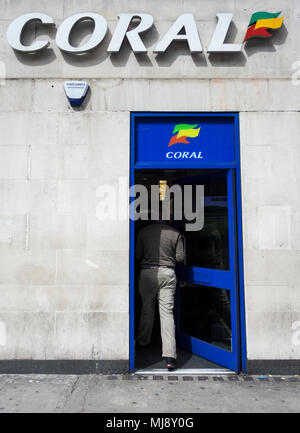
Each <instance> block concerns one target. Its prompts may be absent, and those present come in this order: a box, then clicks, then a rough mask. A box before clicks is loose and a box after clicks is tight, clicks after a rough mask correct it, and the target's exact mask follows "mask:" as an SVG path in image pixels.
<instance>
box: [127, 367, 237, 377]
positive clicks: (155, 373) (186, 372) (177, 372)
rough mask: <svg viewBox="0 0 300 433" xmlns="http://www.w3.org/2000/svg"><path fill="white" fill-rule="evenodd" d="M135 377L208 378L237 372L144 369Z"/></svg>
mask: <svg viewBox="0 0 300 433" xmlns="http://www.w3.org/2000/svg"><path fill="white" fill-rule="evenodd" d="M134 374H135V375H142V376H150V375H151V376H208V375H214V376H215V375H235V374H237V373H236V372H235V371H232V370H228V369H227V368H193V369H192V368H179V369H178V370H173V371H168V370H167V369H158V368H153V369H148V370H147V369H142V370H137V371H135V372H134Z"/></svg>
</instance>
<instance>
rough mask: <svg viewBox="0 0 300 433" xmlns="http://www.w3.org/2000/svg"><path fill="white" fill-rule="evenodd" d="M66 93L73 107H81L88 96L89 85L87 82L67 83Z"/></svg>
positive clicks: (65, 86)
mask: <svg viewBox="0 0 300 433" xmlns="http://www.w3.org/2000/svg"><path fill="white" fill-rule="evenodd" d="M64 89H65V93H66V95H67V98H68V100H69V102H70V104H71V106H72V107H80V106H81V105H82V104H83V102H84V100H85V97H86V95H87V92H88V90H89V85H88V83H87V82H86V81H66V82H65V84H64Z"/></svg>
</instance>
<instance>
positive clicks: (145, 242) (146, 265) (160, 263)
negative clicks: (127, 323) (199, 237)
mask: <svg viewBox="0 0 300 433" xmlns="http://www.w3.org/2000/svg"><path fill="white" fill-rule="evenodd" d="M184 257H185V251H184V242H183V238H182V236H181V235H180V233H179V232H178V231H177V230H176V229H174V228H173V227H171V226H169V225H168V224H166V223H164V222H162V221H159V222H157V223H154V224H151V225H149V226H147V227H145V228H144V229H142V230H141V231H140V233H139V235H138V239H137V246H136V258H137V260H138V262H139V264H140V268H141V270H140V275H139V293H140V295H141V298H142V311H141V318H140V323H139V330H138V338H137V342H138V345H139V346H141V347H145V346H148V345H149V344H150V341H151V335H152V329H153V320H154V312H155V301H156V299H157V300H158V305H159V316H160V326H161V339H162V356H163V358H165V360H166V363H167V368H168V369H169V370H174V369H175V367H176V358H177V354H176V340H175V323H174V312H173V310H174V294H175V289H176V282H177V281H176V274H175V267H176V264H177V263H181V262H183V261H184Z"/></svg>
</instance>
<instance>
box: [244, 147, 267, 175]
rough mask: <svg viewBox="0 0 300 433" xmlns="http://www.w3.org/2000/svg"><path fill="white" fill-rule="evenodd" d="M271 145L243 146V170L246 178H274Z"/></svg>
mask: <svg viewBox="0 0 300 433" xmlns="http://www.w3.org/2000/svg"><path fill="white" fill-rule="evenodd" d="M272 157H273V148H272V147H271V146H241V170H242V174H243V177H244V178H246V179H271V178H272Z"/></svg>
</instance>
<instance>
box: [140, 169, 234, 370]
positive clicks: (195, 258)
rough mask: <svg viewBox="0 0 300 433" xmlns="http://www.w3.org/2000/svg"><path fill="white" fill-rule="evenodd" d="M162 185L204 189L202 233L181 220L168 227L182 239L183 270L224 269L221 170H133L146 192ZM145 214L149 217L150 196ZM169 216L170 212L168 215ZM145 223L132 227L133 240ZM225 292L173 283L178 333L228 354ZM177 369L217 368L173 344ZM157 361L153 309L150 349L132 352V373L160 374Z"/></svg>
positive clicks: (161, 364) (224, 207)
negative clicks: (183, 244)
mask: <svg viewBox="0 0 300 433" xmlns="http://www.w3.org/2000/svg"><path fill="white" fill-rule="evenodd" d="M161 180H163V181H167V185H168V186H169V187H171V186H172V185H174V184H176V185H177V184H179V185H181V186H183V185H186V184H188V185H204V220H205V224H204V227H203V228H202V229H201V230H198V231H186V230H185V227H186V225H185V224H186V220H185V218H184V215H183V217H182V219H181V220H177V221H174V220H173V219H171V221H170V222H169V223H170V224H171V225H172V226H174V227H175V228H176V229H177V230H179V231H180V232H181V233H182V234H183V235H184V237H185V242H186V265H187V266H197V267H201V268H208V269H217V270H227V269H229V257H228V212H227V182H226V171H225V170H191V169H183V170H170V169H168V170H137V171H136V172H135V181H134V183H135V185H137V184H141V185H145V186H146V188H147V190H148V191H150V189H151V185H159V182H160V181H161ZM148 211H149V213H150V212H151V203H150V194H149V204H148ZM171 215H174V212H173V213H171ZM151 223H153V222H151V220H150V218H149V220H148V221H140V220H138V221H136V222H135V238H136V237H137V234H138V232H139V231H140V230H141V228H143V227H144V226H146V225H148V224H151ZM135 270H136V271H135V278H136V281H135V287H136V290H135V335H136V332H137V327H138V323H139V317H140V310H141V300H140V295H139V293H138V290H137V276H138V272H139V269H138V266H137V263H136V266H135ZM228 293H229V291H227V290H221V289H217V288H214V287H207V286H204V285H203V286H200V285H195V284H189V283H186V282H183V281H178V287H177V289H176V295H175V322H176V328H177V330H179V331H180V332H183V333H185V334H187V335H191V336H193V337H195V338H198V339H200V340H202V341H206V342H208V343H211V344H214V345H216V346H219V347H221V348H223V349H225V350H229V351H230V350H231V323H230V295H229V294H228ZM177 356H178V358H177V368H178V369H180V368H184V369H210V368H220V366H219V365H217V364H215V363H213V362H210V361H208V360H206V359H204V358H202V357H199V356H197V355H195V354H193V353H191V352H189V351H186V350H184V349H183V348H181V347H179V345H178V344H177ZM164 368H165V362H164V360H163V359H162V357H161V337H160V321H159V313H158V306H157V305H156V312H155V320H154V327H153V334H152V341H151V345H150V346H149V347H147V348H144V349H142V350H141V349H139V348H136V355H135V369H136V370H140V369H164Z"/></svg>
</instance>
